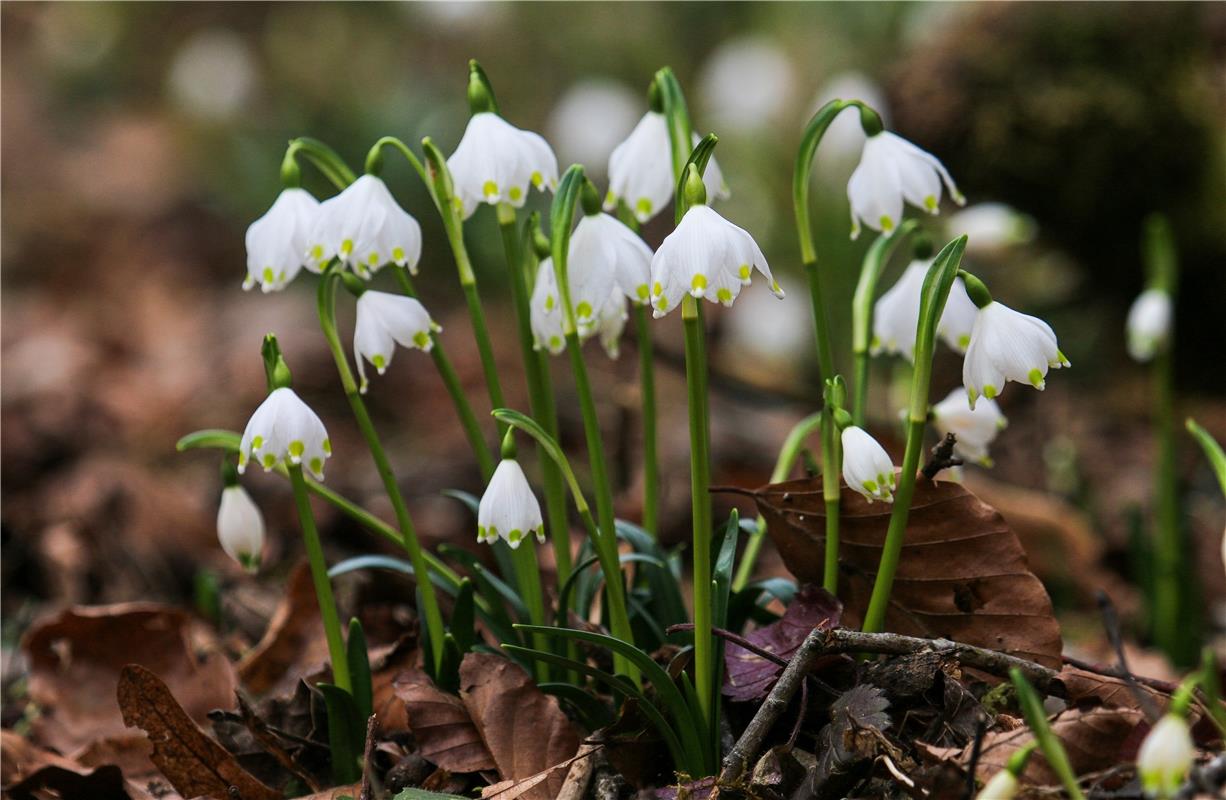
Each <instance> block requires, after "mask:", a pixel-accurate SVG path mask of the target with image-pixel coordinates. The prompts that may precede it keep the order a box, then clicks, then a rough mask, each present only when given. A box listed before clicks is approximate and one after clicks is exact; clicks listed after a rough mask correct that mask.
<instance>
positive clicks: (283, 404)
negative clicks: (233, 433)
mask: <svg viewBox="0 0 1226 800" xmlns="http://www.w3.org/2000/svg"><path fill="white" fill-rule="evenodd" d="M331 457H332V443H331V442H330V441H328V431H327V430H326V429H325V428H324V424H323V423H322V422H321V421H320V420H319V417H318V416H316V414H315V412H314V411H312V410H311V408H310V406H308V405H307V404H306V403H304V402H302V399H301V398H300V397H298V395H297V394H295V393H294V390H293V389H290V388H289V387H284V386H283V387H281V388H280V389H274V390H273V391H272V392H271V393H270V394H269V395H268V397H267V398H266V399H265V400H264V402H263V403H261V404H260V407H259V408H257V409H256V410H255V413H254V414H252V415H251V420H250V421H249V422H248V423H247V427H246V429H245V430H244V431H243V439H242V442H241V443H240V444H239V452H238V471H239V472H240V473H241V472H244V471H246V469H247V464H248V462H250V461H255V462H256V463H257V464H259V465H260V466H262V467H263V468H264V471H265V472H268V471H269V470H271V469H272V468H273V467H275V466H276V465H277V464H279V463H283V464H285V465H286V466H298V465H302V466H304V467H306V469H307V471H309V472H310V473H311V474H312V475H313V476H315V479H316V480H323V477H324V461H326V460H327V459H329V458H331Z"/></svg>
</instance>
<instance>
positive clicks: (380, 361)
mask: <svg viewBox="0 0 1226 800" xmlns="http://www.w3.org/2000/svg"><path fill="white" fill-rule="evenodd" d="M370 363H372V364H374V365H375V369H377V370H382V369H383V368H384V367H386V366H387V359H386V358H384V357H383V356H381V355H376V356H374V357H373V358H371V359H370Z"/></svg>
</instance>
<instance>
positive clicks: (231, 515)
mask: <svg viewBox="0 0 1226 800" xmlns="http://www.w3.org/2000/svg"><path fill="white" fill-rule="evenodd" d="M217 540H218V541H219V542H220V543H221V549H222V550H225V551H226V554H227V555H228V556H230V558H232V559H234V560H235V561H237V562H238V563H239V564H240V565H242V567H243V569H245V570H247V571H249V572H254V571H255V570H256V569H257V568H258V567H259V566H260V553H262V552H263V550H264V515H263V514H261V513H260V508H259V506H257V505H256V504H255V501H253V500H252V499H251V495H249V494H247V490H246V489H244V488H243V487H242V486H240V485H238V484H235V485H233V486H227V487H225V488H224V489H222V490H221V504H220V505H219V506H218V507H217Z"/></svg>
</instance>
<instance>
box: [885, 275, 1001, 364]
mask: <svg viewBox="0 0 1226 800" xmlns="http://www.w3.org/2000/svg"><path fill="white" fill-rule="evenodd" d="M930 266H932V260H931V259H929V260H927V261H920V260H916V261H912V262H911V263H910V264H908V265H907V268H906V269H905V270H904V271H903V274H902V275H901V276H900V277H899V278H898V282H897V283H895V284H894V285H893V286H891V287H890V288H889V289H887V290H886V291H885V292H884V293H883V294H882V295H881V297H880V298H878V299H877V303H876V304H875V305H874V306H873V342H872V350H873V354H874V355H875V354H877V353H883V352H884V353H900V354H902V356H903V357H905V358H906V359H907V360H908V361H911V360H914V358H915V334H916V332H917V331H916V329H917V328H918V326H919V312H920V296H921V294H922V292H923V288H924V276H926V275H927V274H928V268H929V267H930ZM977 311H978V309H977V308H975V304H974V303H973V302H972V301H971V298H970V297H968V296H967V294H966V286H965V285H964V284H963V283H962V279H961V278H957V279H955V280H954V283H953V286H951V287H950V289H949V299H948V300H946V302H945V309H944V310H943V311H942V312H941V319H940V322H939V323H938V324H937V333H938V334H940V336H941V338H942V339H944V340H945V343H946V344H948V345H949V346H950V347H951V348H952V349H954V350H956V351H958V352H959V353H961V352H964V351H965V350H966V346H967V344H968V343H969V342H970V338H971V327H972V326H973V325H974V323H975V315H976V312H977Z"/></svg>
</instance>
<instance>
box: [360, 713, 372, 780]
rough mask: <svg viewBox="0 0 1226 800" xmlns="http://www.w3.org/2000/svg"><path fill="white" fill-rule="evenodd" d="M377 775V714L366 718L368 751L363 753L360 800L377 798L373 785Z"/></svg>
mask: <svg viewBox="0 0 1226 800" xmlns="http://www.w3.org/2000/svg"><path fill="white" fill-rule="evenodd" d="M374 775H375V715H374V714H371V715H370V719H368V720H366V751H365V752H364V753H363V754H362V791H361V792H359V793H358V800H375V790H374V787H373V786H372V785H371V784H372V782H373V781H374Z"/></svg>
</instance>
